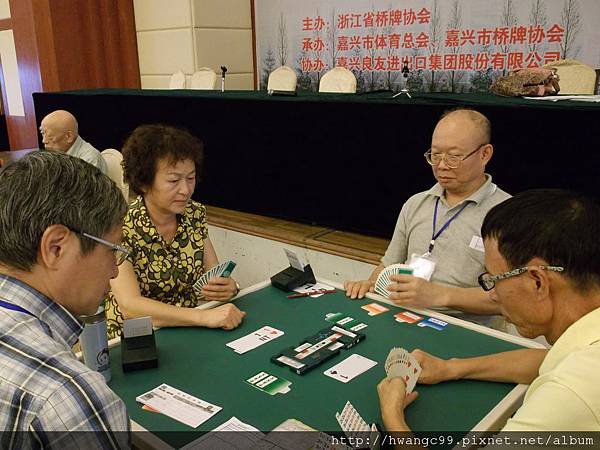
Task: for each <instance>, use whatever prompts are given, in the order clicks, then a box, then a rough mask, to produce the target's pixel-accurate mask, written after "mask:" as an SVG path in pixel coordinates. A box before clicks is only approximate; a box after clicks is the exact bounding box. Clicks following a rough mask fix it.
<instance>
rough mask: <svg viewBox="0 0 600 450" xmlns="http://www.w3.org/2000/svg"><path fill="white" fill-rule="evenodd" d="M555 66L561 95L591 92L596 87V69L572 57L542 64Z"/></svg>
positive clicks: (546, 66) (547, 66)
mask: <svg viewBox="0 0 600 450" xmlns="http://www.w3.org/2000/svg"><path fill="white" fill-rule="evenodd" d="M544 67H545V68H550V67H555V68H556V72H557V74H558V77H559V80H558V84H559V86H560V94H561V95H583V94H593V93H594V89H595V87H596V71H595V70H594V69H593V68H592V67H590V66H588V65H585V64H583V63H581V62H579V61H576V60H574V59H561V60H560V61H554V62H552V63H548V64H546V65H545V66H544Z"/></svg>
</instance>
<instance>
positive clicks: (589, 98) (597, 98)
mask: <svg viewBox="0 0 600 450" xmlns="http://www.w3.org/2000/svg"><path fill="white" fill-rule="evenodd" d="M523 98H526V99H527V100H546V101H550V102H557V101H559V100H577V101H582V102H600V95H549V96H546V97H523Z"/></svg>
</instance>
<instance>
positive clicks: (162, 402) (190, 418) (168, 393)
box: [135, 384, 223, 428]
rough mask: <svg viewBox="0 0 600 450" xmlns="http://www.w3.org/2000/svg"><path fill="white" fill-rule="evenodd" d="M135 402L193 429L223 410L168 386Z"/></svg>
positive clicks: (155, 389)
mask: <svg viewBox="0 0 600 450" xmlns="http://www.w3.org/2000/svg"><path fill="white" fill-rule="evenodd" d="M135 400H136V401H137V402H140V403H142V404H144V405H148V406H150V407H151V408H153V409H155V410H156V411H158V412H160V413H162V414H164V415H166V416H169V417H171V418H173V419H175V420H178V421H179V422H182V423H185V424H186V425H189V426H190V427H193V428H196V427H197V426H199V425H200V424H202V423H204V422H206V421H207V420H208V419H210V418H211V417H212V416H214V415H215V414H216V413H218V412H219V411H221V409H223V408H221V407H220V406H216V405H213V404H211V403H208V402H205V401H204V400H200V399H199V398H197V397H194V396H193V395H189V394H186V393H185V392H183V391H180V390H179V389H175V388H173V387H171V386H169V385H168V384H161V385H160V386H158V387H157V388H154V389H152V390H151V391H148V392H146V393H145V394H142V395H140V396H138V397H136V399H135Z"/></svg>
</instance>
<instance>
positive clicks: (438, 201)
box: [429, 197, 469, 253]
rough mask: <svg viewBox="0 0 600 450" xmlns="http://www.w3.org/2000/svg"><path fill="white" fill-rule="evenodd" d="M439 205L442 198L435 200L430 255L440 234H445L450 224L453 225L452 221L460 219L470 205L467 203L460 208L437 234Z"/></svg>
mask: <svg viewBox="0 0 600 450" xmlns="http://www.w3.org/2000/svg"><path fill="white" fill-rule="evenodd" d="M439 203H440V198H439V197H438V198H437V199H436V200H435V209H434V210H433V232H432V233H431V242H430V243H429V253H431V252H432V251H433V246H434V245H435V240H436V239H437V238H438V237H440V234H442V233H443V232H444V230H445V229H446V228H448V225H450V224H451V223H452V221H453V220H454V219H456V218H457V217H458V215H459V214H460V213H461V212H463V210H464V209H465V208H466V207H467V205H468V204H469V203H467V202H465V204H464V205H463V207H462V208H460V209H459V210H458V211H457V212H456V214H454V215H453V216H452V217H450V218H449V219H448V221H447V222H446V223H445V224H444V225H442V228H440V230H439V231H438V232H437V233H436V232H435V225H436V222H437V211H438V205H439Z"/></svg>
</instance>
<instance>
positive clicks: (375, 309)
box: [361, 303, 390, 316]
mask: <svg viewBox="0 0 600 450" xmlns="http://www.w3.org/2000/svg"><path fill="white" fill-rule="evenodd" d="M361 308H362V309H364V310H365V311H367V312H368V313H369V315H370V316H376V315H378V314H382V313H384V312H386V311H389V310H390V308H386V307H385V306H383V305H380V304H379V303H369V304H368V305H363V306H361Z"/></svg>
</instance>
